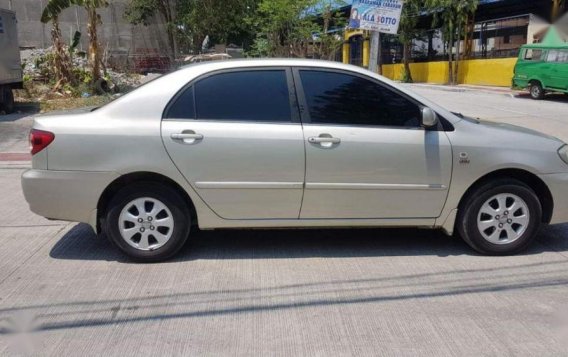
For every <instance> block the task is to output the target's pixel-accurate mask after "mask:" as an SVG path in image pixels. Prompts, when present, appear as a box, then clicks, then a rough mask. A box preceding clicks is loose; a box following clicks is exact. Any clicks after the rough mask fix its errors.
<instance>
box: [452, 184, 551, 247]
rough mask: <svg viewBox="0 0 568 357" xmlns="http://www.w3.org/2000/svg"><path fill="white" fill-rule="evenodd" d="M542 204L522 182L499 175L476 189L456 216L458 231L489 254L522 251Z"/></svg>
mask: <svg viewBox="0 0 568 357" xmlns="http://www.w3.org/2000/svg"><path fill="white" fill-rule="evenodd" d="M541 221H542V207H541V204H540V201H539V200H538V197H537V196H536V194H535V193H534V191H533V190H532V189H531V188H530V187H528V186H527V185H525V184H524V183H522V182H520V181H517V180H512V179H500V180H497V181H494V182H490V183H487V184H485V185H482V186H480V187H478V188H477V189H475V190H474V191H473V192H472V193H471V194H469V195H468V198H466V201H465V203H464V204H463V205H462V207H461V210H460V214H459V217H458V222H457V226H458V232H459V233H460V235H461V236H462V238H463V239H464V240H465V241H466V243H468V244H469V245H470V246H471V247H472V248H473V249H475V250H477V251H478V252H480V253H483V254H488V255H510V254H515V253H518V252H521V251H523V250H524V249H526V248H527V247H528V246H529V245H530V243H531V242H532V241H533V240H534V239H535V237H536V234H537V232H538V229H539V227H540V222H541Z"/></svg>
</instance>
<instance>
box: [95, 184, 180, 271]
mask: <svg viewBox="0 0 568 357" xmlns="http://www.w3.org/2000/svg"><path fill="white" fill-rule="evenodd" d="M143 197H148V198H151V199H155V200H158V201H160V202H161V203H163V204H164V205H165V206H166V207H167V209H168V210H169V211H170V212H171V216H172V218H173V222H174V226H173V233H171V237H170V238H169V240H167V242H166V243H165V244H164V245H163V246H160V247H158V248H156V249H153V250H141V249H137V248H135V247H133V246H131V245H130V244H129V243H127V241H126V239H124V238H123V237H122V235H121V233H120V230H119V218H120V214H121V212H122V210H123V208H124V207H125V206H126V205H128V204H129V203H130V202H132V201H133V200H135V199H138V198H143ZM108 207H109V208H108V210H107V213H106V219H105V221H104V231H105V233H106V235H107V237H109V238H110V240H111V241H112V242H113V243H114V244H115V245H116V246H117V247H118V248H119V249H120V250H121V251H122V252H124V253H125V254H126V255H128V256H129V257H130V258H132V259H134V260H135V261H138V262H142V263H151V262H159V261H163V260H166V259H168V258H171V257H172V256H173V255H175V254H176V253H177V252H179V250H180V249H181V248H182V247H183V246H184V244H185V242H186V241H187V238H188V236H189V233H190V229H191V214H190V210H189V208H188V207H187V204H186V203H185V202H184V200H183V199H182V198H181V197H180V196H179V194H178V193H177V192H176V191H175V190H174V189H172V188H170V187H167V186H164V185H161V184H157V183H135V184H131V185H129V186H127V187H125V188H123V189H121V190H120V191H119V192H117V194H116V195H115V196H114V197H113V198H112V200H111V201H110V203H109V206H108ZM156 219H157V217H156ZM158 229H159V228H158ZM147 233H149V232H147Z"/></svg>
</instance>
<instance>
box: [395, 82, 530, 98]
mask: <svg viewBox="0 0 568 357" xmlns="http://www.w3.org/2000/svg"><path fill="white" fill-rule="evenodd" d="M401 84H402V85H404V86H407V87H409V88H426V89H432V90H438V91H444V92H453V93H465V92H473V93H486V94H497V95H502V96H506V97H509V98H514V97H517V96H519V95H520V94H522V93H523V92H522V91H514V90H510V89H498V88H495V89H493V88H482V87H461V86H447V85H436V84H422V83H401Z"/></svg>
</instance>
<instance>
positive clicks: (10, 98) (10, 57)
mask: <svg viewBox="0 0 568 357" xmlns="http://www.w3.org/2000/svg"><path fill="white" fill-rule="evenodd" d="M16 26H17V21H16V13H15V12H13V11H10V10H5V9H0V112H2V111H3V112H6V113H10V112H12V111H14V93H13V92H12V90H13V89H21V88H23V77H22V65H21V61H20V47H19V45H18V31H17V27H16Z"/></svg>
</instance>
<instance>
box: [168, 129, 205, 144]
mask: <svg viewBox="0 0 568 357" xmlns="http://www.w3.org/2000/svg"><path fill="white" fill-rule="evenodd" d="M170 137H171V138H172V139H173V140H180V144H188V145H191V144H195V143H196V142H198V141H201V140H203V135H202V134H197V133H196V132H194V131H193V130H184V131H182V132H181V133H174V134H171V135H170Z"/></svg>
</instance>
